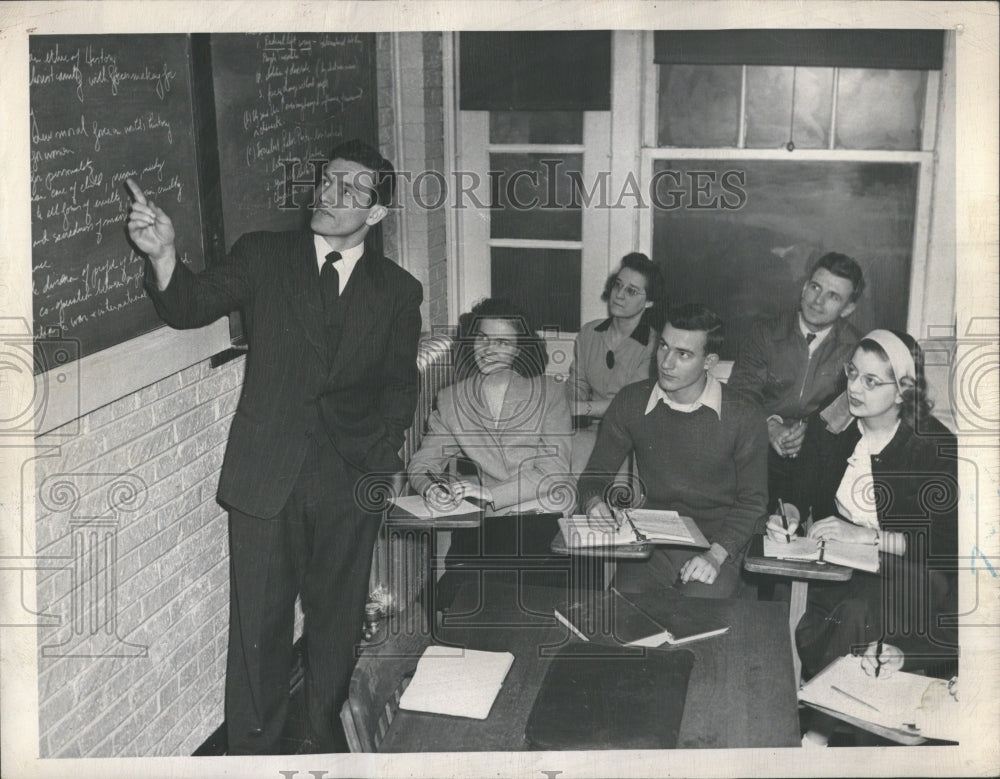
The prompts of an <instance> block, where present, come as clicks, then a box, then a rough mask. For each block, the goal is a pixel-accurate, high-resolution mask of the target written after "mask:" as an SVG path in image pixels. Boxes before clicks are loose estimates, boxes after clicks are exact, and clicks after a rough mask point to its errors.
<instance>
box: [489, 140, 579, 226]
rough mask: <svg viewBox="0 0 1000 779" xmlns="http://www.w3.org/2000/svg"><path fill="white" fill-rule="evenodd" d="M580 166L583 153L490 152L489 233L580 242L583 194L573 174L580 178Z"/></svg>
mask: <svg viewBox="0 0 1000 779" xmlns="http://www.w3.org/2000/svg"><path fill="white" fill-rule="evenodd" d="M582 169H583V157H582V155H580V154H491V155H490V177H491V181H490V187H491V190H492V197H493V204H494V205H493V208H492V210H491V212H490V237H491V238H543V239H549V240H553V241H579V240H581V236H582V233H583V216H582V213H581V210H580V197H579V196H577V197H574V195H575V191H574V188H573V184H572V180H571V178H570V174H575V175H577V176H579V177H580V179H578V180H581V181H582V176H583V173H582ZM585 183H586V182H584V184H585ZM574 201H575V202H574Z"/></svg>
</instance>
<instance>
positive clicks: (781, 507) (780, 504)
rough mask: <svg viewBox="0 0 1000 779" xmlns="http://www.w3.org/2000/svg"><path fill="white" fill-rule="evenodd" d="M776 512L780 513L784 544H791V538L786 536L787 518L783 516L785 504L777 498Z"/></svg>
mask: <svg viewBox="0 0 1000 779" xmlns="http://www.w3.org/2000/svg"><path fill="white" fill-rule="evenodd" d="M778 510H779V511H780V512H781V526H782V527H783V528H784V529H785V543H786V544H790V543H792V537H791V536H790V535H788V517H787V516H786V514H785V503H784V501H782V500H781V498H778Z"/></svg>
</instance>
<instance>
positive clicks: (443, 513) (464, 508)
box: [389, 495, 482, 520]
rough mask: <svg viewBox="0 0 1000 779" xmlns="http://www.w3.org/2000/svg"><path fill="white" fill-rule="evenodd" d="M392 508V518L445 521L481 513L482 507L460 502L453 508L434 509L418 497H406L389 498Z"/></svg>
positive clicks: (390, 512) (463, 501)
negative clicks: (450, 518)
mask: <svg viewBox="0 0 1000 779" xmlns="http://www.w3.org/2000/svg"><path fill="white" fill-rule="evenodd" d="M390 502H391V503H392V508H391V509H390V510H389V514H390V516H391V517H393V518H407V519H428V520H433V519H447V518H449V517H463V516H467V515H470V514H480V513H482V507H481V506H477V505H476V504H475V503H472V502H471V501H468V500H460V501H457V502H456V503H455V505H453V506H451V505H450V506H442V507H439V508H438V507H434V506H432V505H430V504H428V503H427V501H425V500H424V499H423V497H422V496H420V495H406V496H404V497H399V498H391V499H390Z"/></svg>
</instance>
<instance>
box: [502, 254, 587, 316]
mask: <svg viewBox="0 0 1000 779" xmlns="http://www.w3.org/2000/svg"><path fill="white" fill-rule="evenodd" d="M490 258H491V263H490V283H491V285H492V286H491V289H492V290H493V293H492V294H493V296H494V297H503V298H509V299H510V300H512V301H514V302H515V303H517V304H518V305H519V306H521V308H523V309H524V311H525V313H526V314H527V315H528V318H529V319H530V320H531V324H532V325H533V326H534V327H535V328H536V329H538V330H543V329H546V328H559V330H560V331H562V332H571V333H575V332H577V331H578V330H579V329H580V265H581V257H580V252H579V251H578V250H570V249H505V248H499V247H494V248H492V249H491V250H490Z"/></svg>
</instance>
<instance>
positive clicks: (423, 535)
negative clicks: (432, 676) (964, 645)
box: [369, 335, 455, 632]
mask: <svg viewBox="0 0 1000 779" xmlns="http://www.w3.org/2000/svg"><path fill="white" fill-rule="evenodd" d="M453 342H454V339H453V338H452V337H451V336H450V335H431V336H425V337H423V338H422V339H421V341H420V346H419V348H418V350H417V369H418V371H419V385H418V387H419V389H418V393H417V408H416V411H414V413H413V424H412V425H411V426H410V429H409V430H407V431H406V437H405V438H404V440H403V448H402V450H401V452H400V456H401V457H402V458H403V463H404V465H405V464H407V463H409V461H410V457H411V456H412V455H413V453H414V452H415V451H417V449H419V448H420V442H421V440H422V439H423V437H424V430H425V428H426V426H427V417H429V416H430V413H431V410H432V409H433V407H434V399H435V397H437V394H438V392H439V391H440V390H441V389H442V388H444V387H447V386H448V385H449V384H451V383H452V382H453V381H454V376H455V367H454V364H453V361H452V344H453ZM402 482H403V483H402V484H400V485H399V486H400V489H401V490H402V494H406V493H407V491H408V485H406V484H405V475H404V476H403V479H402ZM430 543H431V538H430V536H429V533H428V532H427V531H421V530H409V531H400V530H398V529H395V530H392V531H388V530H387V529H386V527H385V526H384V525H383V526H382V528H381V529H380V530H379V535H378V539H377V540H376V542H375V550H374V553H373V554H374V556H373V558H372V572H371V579H370V589H369V592H370V593H371V594H370V597H369V600H374V601H376V602H378V603H380V604H381V605H382V606H383V612H384V613H385V614H386V615H387V616H388V617H389V618H390V620H391V621H393V622H395V621H396V620H398V619H399V618H400V616H401V615H408V617H409V619H408V620H406V621H410V620H417V621H419V622H422V621H423V613H422V610H421V609H412V610H410V609H409V608H408V607H409V606H410V605H412V604H413V602H414V601H415V600H416V599H417V598H418V597H419V596H420V594H421V593H422V591H423V587H424V584H425V582H424V579H425V577H426V564H427V563H426V560H427V557H426V555H427V554H428V549H429V546H428V545H429V544H430ZM418 612H419V613H418ZM394 627H395V628H396V630H398V629H400V628H401V627H402V628H404V629H410V630H412V629H417V630H421V629H425V628H426V626H425V625H422V624H414V625H408V626H402V625H399V624H396V625H395V626H394ZM393 632H396V631H393Z"/></svg>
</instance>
